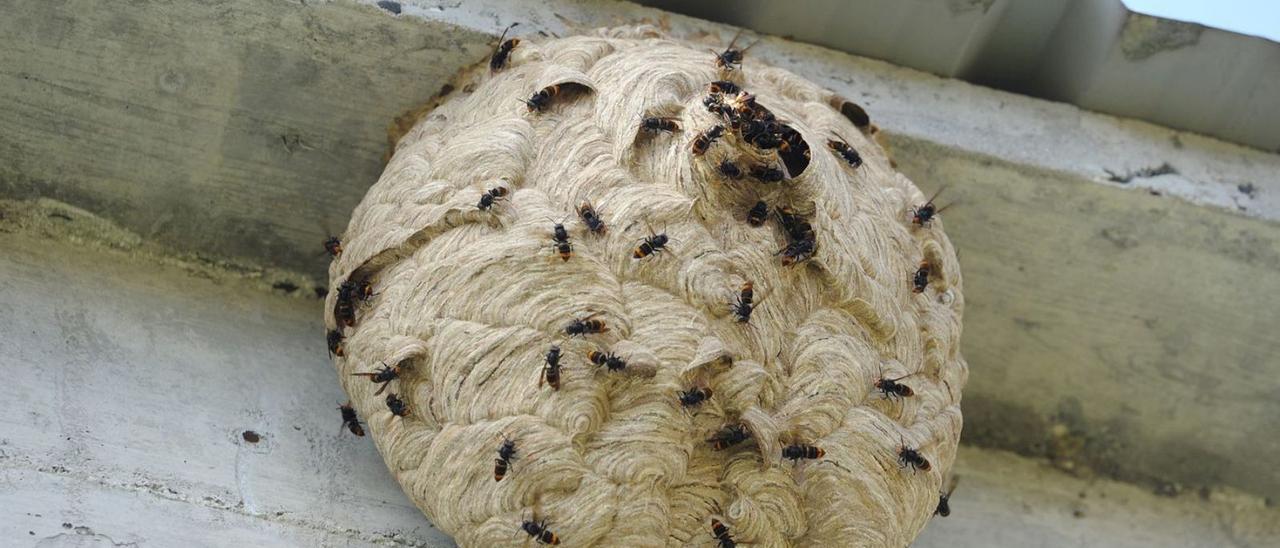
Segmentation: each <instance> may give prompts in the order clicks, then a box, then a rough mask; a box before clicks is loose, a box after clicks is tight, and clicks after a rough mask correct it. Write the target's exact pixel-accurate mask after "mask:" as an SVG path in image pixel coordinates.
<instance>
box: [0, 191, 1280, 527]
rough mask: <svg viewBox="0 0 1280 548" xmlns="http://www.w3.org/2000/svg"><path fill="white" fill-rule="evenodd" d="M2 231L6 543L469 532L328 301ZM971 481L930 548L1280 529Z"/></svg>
mask: <svg viewBox="0 0 1280 548" xmlns="http://www.w3.org/2000/svg"><path fill="white" fill-rule="evenodd" d="M3 211H6V212H8V210H3ZM9 219H12V217H11V216H10V217H9ZM59 222H64V221H62V220H59ZM72 222H75V221H74V220H73V221H72ZM0 231H2V232H3V233H4V237H3V238H0V314H2V315H3V317H6V318H21V322H15V323H13V324H11V325H10V326H9V328H7V329H5V330H2V331H0V371H3V372H4V376H5V382H4V383H0V485H3V486H4V488H3V489H0V516H4V519H0V538H2V539H4V542H3V544H4V545H5V546H15V547H17V546H35V547H39V548H51V547H63V548H67V547H79V548H84V547H89V546H93V547H98V546H102V547H111V546H263V547H268V546H351V547H373V546H384V547H386V546H417V547H445V546H452V545H453V544H452V542H451V541H450V539H448V538H447V537H445V536H444V535H442V534H441V533H440V532H439V531H437V530H436V529H434V528H432V527H431V525H430V524H429V523H428V521H427V520H426V519H425V518H423V516H422V515H421V514H420V513H419V512H418V510H417V509H416V508H414V507H413V506H411V505H410V503H409V501H408V499H407V498H406V497H405V496H404V494H403V493H402V492H401V491H400V489H399V487H398V486H397V485H396V483H395V481H394V480H393V479H392V476H391V475H390V474H389V473H388V471H387V469H386V466H385V465H384V464H383V462H382V459H381V458H380V457H379V456H378V454H377V451H376V449H375V448H374V445H373V443H371V442H370V441H369V440H368V439H367V438H356V437H353V436H351V435H350V434H348V433H346V432H345V431H342V432H340V431H339V424H338V423H339V416H338V412H337V411H336V410H335V409H334V406H335V404H336V402H337V401H338V400H340V399H341V398H342V394H341V391H340V389H339V388H338V384H337V383H336V382H335V379H334V373H333V369H332V367H331V365H330V364H329V363H327V359H326V356H325V350H324V346H323V342H322V340H321V336H322V332H321V330H320V329H319V325H318V324H317V323H316V322H315V317H316V316H317V314H319V302H318V301H316V300H313V299H306V298H299V297H286V296H281V295H278V294H272V293H269V292H266V291H261V290H259V289H257V288H255V287H254V286H253V283H252V280H246V279H244V278H243V277H242V276H241V275H240V274H238V273H234V272H216V271H209V270H203V269H199V268H193V267H192V266H191V265H185V264H181V263H179V264H174V263H172V262H171V261H166V262H158V261H154V260H152V259H151V258H149V257H141V256H138V255H137V254H136V253H134V252H133V251H129V250H119V249H104V248H102V247H100V246H98V245H97V244H95V243H92V242H85V243H83V244H79V245H77V244H70V243H67V242H66V241H65V239H61V238H60V239H49V238H46V237H42V236H38V235H35V234H32V233H31V232H29V231H27V230H21V229H17V228H16V227H15V226H14V225H13V224H12V223H11V222H8V221H3V222H0ZM246 431H252V432H254V433H255V434H256V435H257V436H258V437H257V440H258V441H256V442H253V441H250V440H246V439H245V436H244V433H245V432H246ZM956 473H957V474H958V475H959V476H960V477H961V481H960V486H959V489H958V490H957V491H956V492H955V495H954V496H953V498H952V500H951V506H952V509H953V514H952V516H951V517H950V518H946V519H941V518H935V519H934V521H933V523H931V524H930V526H929V528H928V529H926V531H925V533H924V535H923V536H922V537H921V538H920V539H919V540H918V541H917V542H916V543H915V545H916V546H919V547H921V548H966V547H986V546H1061V545H1078V546H1094V545H1106V546H1117V547H1124V548H1127V547H1130V546H1132V547H1137V546H1175V545H1179V546H1188V545H1193V546H1262V545H1265V544H1266V542H1268V539H1274V538H1276V536H1277V535H1280V510H1278V509H1276V508H1274V507H1268V506H1267V505H1266V504H1265V503H1264V502H1263V501H1262V500H1261V499H1259V498H1257V497H1251V496H1248V495H1243V494H1240V493H1237V492H1235V491H1233V490H1230V489H1206V490H1204V491H1203V492H1195V493H1191V492H1188V493H1183V494H1180V495H1176V494H1175V495H1174V496H1157V495H1154V494H1152V493H1151V492H1150V491H1149V490H1146V489H1143V488H1139V487H1136V486H1133V485H1127V484H1120V483H1116V482H1113V481H1107V480H1098V479H1083V478H1077V477H1073V476H1070V475H1067V474H1064V473H1063V472H1061V471H1060V470H1059V469H1058V468H1056V467H1053V466H1050V465H1049V464H1048V463H1045V462H1041V461H1036V460H1031V459H1026V458H1022V457H1017V456H1014V455H1012V454H1010V453H1005V452H999V451H990V450H979V449H974V448H963V449H962V450H961V451H960V452H959V454H958V460H957V465H956ZM512 533H513V535H512V541H513V542H518V541H519V540H518V539H519V537H518V535H517V534H516V533H517V531H516V530H515V524H514V523H513V524H512Z"/></svg>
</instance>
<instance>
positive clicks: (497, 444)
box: [325, 27, 968, 547]
mask: <svg viewBox="0 0 1280 548" xmlns="http://www.w3.org/2000/svg"><path fill="white" fill-rule="evenodd" d="M511 45H514V47H513V48H509V52H508V48H506V47H505V46H504V47H503V48H502V49H500V50H499V53H500V54H501V55H502V57H504V58H503V59H499V60H500V61H502V62H501V63H494V64H495V65H500V66H497V67H494V68H491V67H490V63H485V64H484V66H483V67H479V68H477V69H476V70H473V71H470V72H469V73H467V74H464V75H463V76H461V77H460V81H459V83H458V85H457V88H458V89H457V90H456V91H454V92H452V93H451V94H449V95H448V96H447V97H445V98H444V99H442V100H441V101H440V102H439V103H440V104H439V105H438V106H437V107H436V108H434V109H433V110H431V111H429V112H425V113H424V114H423V115H422V116H421V117H420V118H419V119H418V120H417V122H416V125H413V127H412V129H409V130H408V131H407V132H406V133H405V134H404V135H403V137H402V138H401V139H400V140H399V142H398V144H397V146H396V148H395V151H394V155H393V157H392V158H391V159H390V161H389V163H388V165H387V167H386V170H385V171H384V172H383V174H382V176H381V178H380V179H379V180H378V182H377V183H376V184H375V185H373V187H372V188H371V189H370V190H369V193H368V195H367V196H365V198H364V201H363V202H362V203H361V204H360V205H359V206H358V207H357V208H356V210H355V212H354V214H353V218H352V220H351V223H350V225H349V227H348V228H347V231H346V233H345V235H344V237H343V242H342V246H341V252H340V253H339V254H338V255H337V257H336V258H335V260H334V261H333V263H332V265H331V268H330V278H331V282H330V284H331V285H330V292H329V297H328V300H327V306H326V311H325V322H326V325H327V327H328V329H329V331H330V333H329V335H330V347H331V349H332V350H334V351H335V353H336V354H338V355H337V356H336V357H335V362H336V367H337V370H338V373H339V376H340V378H341V379H342V383H343V386H344V387H345V389H346V391H347V392H348V393H349V394H350V396H351V399H352V406H353V407H354V410H355V411H356V413H357V414H358V415H359V417H360V419H361V420H363V421H366V424H367V427H368V430H369V431H370V433H371V436H372V438H373V440H374V441H375V442H376V443H377V446H378V449H379V450H380V451H381V453H382V455H383V457H384V458H385V459H386V462H387V466H388V467H389V468H390V470H391V471H392V473H393V474H394V475H395V477H396V478H397V479H398V480H399V482H400V484H401V485H402V486H403V487H404V490H405V492H406V493H408V495H409V497H410V498H411V499H412V500H413V501H414V502H415V503H416V504H417V505H418V506H420V507H421V508H422V510H423V512H425V513H426V514H427V516H428V517H429V518H430V519H431V521H432V522H433V523H434V524H435V525H436V526H437V527H439V528H440V529H441V530H443V531H445V532H447V533H449V534H451V535H453V536H454V538H455V539H456V540H457V542H458V543H459V544H460V545H463V546H484V547H488V546H521V545H531V544H534V543H552V542H553V541H554V542H556V543H560V544H563V545H568V546H732V545H733V544H734V543H735V542H736V543H743V544H751V545H760V546H905V545H907V544H909V543H910V542H911V541H912V539H914V538H915V536H916V534H917V533H919V531H920V530H921V529H922V528H923V527H924V526H925V524H926V523H927V522H928V520H929V518H930V516H931V515H932V514H933V512H934V509H935V508H936V506H937V504H938V500H939V489H940V487H941V486H942V485H943V482H944V478H945V477H946V475H947V473H948V470H949V469H950V467H951V464H952V461H953V459H954V456H955V450H956V443H957V441H958V439H959V435H960V428H961V415H960V391H961V388H962V387H963V386H964V383H965V379H966V377H967V373H968V369H967V366H966V364H965V361H964V359H963V358H962V357H961V355H960V351H959V342H960V331H961V312H962V309H963V302H964V300H963V298H962V293H961V279H960V269H959V265H958V264H957V261H956V256H955V251H954V249H953V247H952V245H951V243H950V242H949V241H948V239H947V237H946V236H945V235H944V234H943V231H942V226H941V222H940V220H939V218H938V217H935V216H934V214H936V209H935V208H934V207H933V205H932V201H931V200H928V199H927V198H926V196H925V195H924V194H922V193H921V191H920V190H918V189H917V188H916V187H915V186H914V185H913V184H912V183H911V181H909V180H908V179H907V178H906V177H904V176H903V175H901V174H900V173H897V172H896V171H895V170H894V169H893V167H892V164H891V162H890V160H889V158H888V156H887V154H886V152H885V150H884V149H883V148H882V147H881V146H879V145H878V144H877V142H876V140H875V138H874V137H875V135H876V131H877V130H876V128H875V126H873V125H871V123H870V121H869V119H868V118H867V115H866V113H865V112H864V111H863V110H862V109H861V108H860V107H858V106H857V105H854V104H853V103H850V102H848V101H846V100H844V99H842V98H840V97H838V96H836V95H835V94H833V92H831V91H829V90H826V89H823V88H821V87H819V86H817V85H815V84H813V83H810V82H808V81H806V80H804V79H801V78H799V77H797V76H795V75H794V74H791V73H789V72H787V71H785V70H781V69H777V68H772V67H768V66H765V65H764V64H762V63H760V62H758V61H757V60H755V59H753V58H752V57H751V54H750V53H748V55H747V56H745V58H744V59H741V63H739V62H738V61H739V59H735V56H734V55H733V52H734V51H740V50H736V49H731V50H730V52H729V55H719V54H716V53H712V52H710V51H709V50H708V46H707V45H705V44H691V43H686V42H682V41H680V40H675V39H671V38H668V37H664V36H662V35H661V34H660V32H659V31H658V30H657V29H654V28H652V27H630V28H618V29H608V30H603V31H599V32H598V33H596V34H594V35H589V36H574V37H569V38H562V39H551V40H547V41H544V42H541V43H534V42H533V41H530V40H525V41H521V42H519V43H513V44H511ZM736 47H737V46H735V48H736Z"/></svg>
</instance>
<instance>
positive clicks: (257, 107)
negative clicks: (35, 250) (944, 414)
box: [0, 0, 1280, 499]
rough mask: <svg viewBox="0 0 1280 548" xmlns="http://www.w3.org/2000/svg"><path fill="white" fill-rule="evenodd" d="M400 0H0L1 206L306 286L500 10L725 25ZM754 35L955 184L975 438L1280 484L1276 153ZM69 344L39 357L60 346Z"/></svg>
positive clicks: (1111, 469) (474, 54)
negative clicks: (6, 202)
mask: <svg viewBox="0 0 1280 548" xmlns="http://www.w3.org/2000/svg"><path fill="white" fill-rule="evenodd" d="M398 5H399V10H398V11H399V13H393V11H395V10H389V9H383V8H379V7H377V6H375V5H374V2H373V1H372V0H369V1H361V2H353V1H350V0H335V1H329V2H305V3H303V2H291V1H285V0H225V1H223V2H219V3H202V2H185V1H177V0H172V1H162V0H152V1H140V2H134V3H109V4H108V3H97V2H85V1H72V0H64V1H60V2H45V3H32V2H20V1H17V0H0V12H3V13H5V14H6V17H4V18H0V45H3V46H5V47H0V101H4V103H5V104H6V108H5V109H0V198H6V197H8V198H15V197H16V198H21V199H24V200H28V201H23V202H19V203H17V205H16V206H15V207H16V208H17V209H10V210H7V211H5V212H3V214H4V215H8V217H9V219H8V221H9V222H11V223H17V224H19V225H21V226H22V227H26V228H31V227H35V228H36V229H38V231H43V232H47V233H49V234H53V235H55V236H57V237H58V238H62V239H71V240H82V241H97V240H103V239H104V238H105V239H106V240H107V241H108V243H109V244H110V246H111V247H114V248H117V249H121V250H124V251H125V252H127V253H129V254H130V256H131V257H140V256H146V257H156V258H157V259H158V260H160V261H161V262H165V264H176V265H179V266H180V267H181V268H182V269H183V271H185V272H190V273H192V275H193V276H198V277H201V278H209V279H215V280H217V279H222V278H221V276H223V274H221V273H220V272H221V271H222V270H223V269H229V270H231V271H234V272H236V273H238V274H239V275H242V276H244V278H243V279H238V280H239V281H237V282H236V284H237V288H238V289H240V290H242V293H245V294H256V293H253V291H257V290H259V289H270V288H271V287H273V286H276V287H280V288H282V289H281V290H280V291H282V292H289V291H290V289H289V288H293V290H292V294H295V295H300V294H304V293H307V292H308V291H309V290H310V289H311V287H312V286H313V285H314V284H316V283H317V281H316V280H318V274H319V272H320V271H321V269H322V268H323V266H324V264H325V261H324V259H323V258H321V257H319V256H318V255H319V253H318V252H319V242H320V240H321V238H322V235H323V234H324V233H325V231H326V230H332V231H336V230H339V229H340V228H339V227H341V226H343V225H345V223H346V218H347V216H348V215H349V212H350V210H351V207H352V206H353V205H354V204H355V203H356V202H357V201H358V200H359V198H360V196H361V195H363V193H364V191H365V190H366V189H367V187H368V185H370V184H372V182H373V181H374V180H375V178H376V176H377V174H378V172H379V169H380V163H379V160H378V158H379V157H380V156H381V155H382V153H383V152H384V151H385V141H384V140H385V135H384V133H385V132H384V130H385V128H386V126H387V125H388V124H389V123H390V121H391V120H392V118H394V116H395V115H396V114H398V113H401V112H403V111H405V110H406V109H409V108H412V107H414V106H416V105H419V104H422V103H423V102H425V101H426V100H427V99H428V98H430V97H431V96H432V95H433V94H435V93H436V91H437V90H439V89H440V87H441V86H442V85H443V84H444V83H445V82H446V80H447V79H448V76H449V75H450V74H452V73H453V71H454V70H455V69H456V68H458V67H461V66H463V65H466V64H469V63H472V62H475V61H477V60H480V59H482V58H483V57H484V56H485V55H486V54H487V53H488V51H489V48H490V47H491V46H492V40H493V39H494V38H496V36H497V34H498V32H500V31H501V29H502V28H503V27H505V26H506V25H507V24H508V23H510V22H513V21H520V22H522V25H521V26H520V27H518V30H519V34H520V35H521V36H524V37H526V38H532V39H536V38H537V37H538V36H539V33H540V32H546V33H555V34H561V35H563V34H568V33H571V32H574V29H577V28H586V27H594V26H603V25H616V24H623V23H635V22H640V21H647V22H651V23H654V24H659V25H664V26H666V27H667V28H669V29H670V32H671V33H672V34H675V35H677V36H687V37H691V38H694V39H703V40H704V41H705V42H706V43H707V44H708V47H709V48H710V47H712V46H713V45H715V44H723V43H725V42H727V40H728V39H729V37H730V36H732V34H733V32H734V29H731V28H728V27H724V26H720V25H714V24H710V23H707V22H704V21H699V20H695V19H691V18H687V17H682V16H675V15H669V14H664V13H663V12H659V11H657V10H652V9H648V8H642V7H639V6H636V5H634V4H629V3H625V2H597V1H571V0H548V1H545V2H541V3H538V4H527V3H518V2H510V1H499V0H468V1H467V2H453V1H435V0H413V1H406V2H402V3H400V4H398ZM755 59H764V60H766V61H768V62H770V63H773V64H776V65H780V66H784V67H787V68H789V69H791V70H793V71H795V72H797V73H799V74H801V75H803V76H805V77H808V78H811V79H814V80H815V81H818V82H821V83H823V84H824V85H827V86H829V87H831V88H832V89H834V90H837V91H838V92H840V93H842V94H844V95H846V96H847V97H849V98H851V99H853V100H855V101H857V102H859V103H861V104H862V105H863V106H865V107H866V108H867V110H868V111H869V112H870V113H871V116H872V120H873V121H875V122H876V123H877V124H879V125H880V126H882V127H884V128H886V132H887V133H888V134H889V135H890V137H891V139H890V142H891V145H892V147H893V148H894V149H895V150H896V155H897V158H898V161H899V163H900V165H901V167H902V169H903V170H904V172H906V173H907V174H908V175H909V176H911V177H912V178H913V179H914V180H916V181H917V182H918V183H919V184H920V185H921V186H922V187H924V188H926V189H933V188H938V187H939V186H941V185H944V184H950V185H951V186H950V187H949V189H948V190H947V193H946V194H944V199H943V203H948V202H949V201H951V200H953V199H959V200H960V205H958V206H956V207H955V208H954V209H952V210H950V211H948V212H947V213H946V214H944V217H945V218H946V227H947V229H948V231H949V232H950V233H951V234H952V237H953V239H954V241H955V242H956V244H957V248H958V250H959V252H960V256H961V262H962V263H963V266H964V269H965V273H966V276H965V282H966V290H967V293H968V295H969V303H970V309H969V310H968V311H967V312H968V313H967V315H966V327H967V328H968V329H967V332H966V335H965V339H964V349H965V353H966V355H967V356H968V357H969V360H970V365H971V368H972V377H971V384H970V386H969V388H968V391H967V393H966V396H967V398H966V413H967V424H966V426H967V430H966V434H965V440H966V441H967V442H968V443H977V444H981V445H983V446H987V447H996V448H1007V449H1012V450H1016V451H1019V452H1022V453H1024V454H1028V455H1045V456H1050V457H1052V458H1053V459H1054V462H1055V463H1056V464H1057V465H1058V466H1059V467H1061V468H1063V469H1068V470H1072V471H1075V472H1080V473H1103V474H1109V475H1115V476H1118V477H1123V478H1127V479H1130V480H1134V481H1140V482H1144V484H1145V485H1163V486H1165V488H1166V489H1170V490H1177V489H1179V488H1181V489H1188V490H1194V489H1196V488H1198V487H1200V486H1202V485H1207V486H1210V487H1214V486H1218V485H1229V486H1235V487H1238V488H1242V489H1248V490H1251V491H1252V492H1254V493H1257V494H1261V495H1264V496H1270V497H1272V498H1273V499H1275V498H1277V497H1280V487H1278V486H1280V477H1278V474H1277V472H1276V470H1280V451H1277V445H1276V444H1277V443H1280V442H1277V440H1276V438H1275V436H1274V435H1271V434H1270V433H1269V432H1268V431H1267V430H1266V427H1267V425H1270V424H1275V423H1276V418H1277V416H1278V415H1280V412H1278V411H1277V409H1278V407H1280V388H1278V387H1277V382H1280V380H1278V379H1280V361H1278V360H1280V352H1277V351H1276V344H1277V343H1276V341H1275V339H1274V337H1273V336H1272V332H1273V331H1274V328H1273V326H1274V325H1275V324H1276V319H1277V318H1276V314H1277V312H1276V310H1277V308H1276V307H1275V306H1274V305H1273V304H1272V303H1273V302H1274V301H1275V299H1274V297H1273V296H1274V295H1276V294H1277V287H1276V284H1277V283H1280V282H1277V277H1276V276H1275V275H1274V273H1275V271H1276V269H1277V266H1280V259H1277V257H1280V250H1278V248H1277V246H1278V245H1280V244H1277V242H1278V241H1280V224H1277V221H1278V220H1280V156H1277V155H1275V154H1269V153H1265V152H1261V151H1258V150H1254V149H1249V148H1245V147H1240V146H1237V145H1232V144H1229V143H1224V142H1221V141H1217V140H1213V139H1209V138H1205V137H1201V136H1196V135H1193V134H1188V133H1185V132H1178V131H1173V130H1169V129H1167V128H1161V127H1157V126H1153V125H1151V124H1147V123H1143V122H1137V121H1133V120H1125V119H1119V118H1114V117H1110V116H1105V115H1100V114H1096V113H1090V112H1087V111H1082V110H1080V109H1078V108H1076V107H1073V106H1069V105H1064V104H1058V103H1051V102H1047V101H1043V100H1037V99H1031V98H1027V97H1023V96H1018V95H1014V94H1010V93H1003V92H997V91H993V90H990V89H986V88H982V87H979V86H974V85H971V84H967V83H963V82H959V81H955V80H949V79H943V78H938V77H934V76H930V75H927V74H924V73H921V72H918V71H914V70H910V69H904V68H901V67H895V66H893V65H889V64H886V63H883V62H878V61H872V60H868V59H862V58H857V57H853V56H849V55H845V54H842V53H836V52H832V51H830V50H825V49H822V48H818V47H815V46H809V45H805V44H800V43H795V42H789V41H786V40H782V39H778V38H768V39H766V40H764V41H763V42H761V44H760V45H759V46H757V47H756V48H754V49H752V50H751V53H750V57H749V59H748V61H747V68H748V70H749V69H750V63H751V62H752V61H753V60H755ZM72 206H78V207H72ZM114 225H120V228H113V227H114ZM326 227H327V228H326ZM33 264H34V263H33ZM31 268H32V270H33V271H34V270H36V267H35V266H32V267H31ZM86 268H96V267H86ZM224 283H230V282H224ZM173 289H174V286H170V290H173ZM251 289H252V290H253V291H250V290H251ZM139 291H141V290H139ZM131 295H136V293H132V294H131ZM134 298H135V299H141V298H142V297H134ZM104 306H105V305H104ZM245 310H249V309H247V308H246V309H245ZM314 317H316V318H318V314H317V315H316V316H314ZM166 321H168V322H176V323H179V324H180V323H181V321H182V319H181V317H180V314H178V313H177V312H174V313H173V314H172V315H171V316H167V317H166ZM299 322H301V320H299ZM55 325H56V323H55ZM317 325H318V324H317ZM220 327H223V328H225V327H226V326H220ZM297 329H299V330H301V329H303V328H302V324H301V323H298V324H297ZM308 329H314V330H318V329H319V327H311V328H308ZM68 332H69V333H70V332H74V329H71V328H68ZM317 332H318V331H317ZM51 333H53V332H49V331H41V332H39V334H40V335H41V336H48V335H50V334H51ZM140 333H141V332H140ZM143 334H145V333H143ZM58 335H59V336H61V332H58ZM148 336H149V337H151V335H148ZM312 336H313V337H315V341H314V343H312V342H308V344H316V345H317V347H318V345H319V338H318V335H312ZM152 338H154V337H152ZM233 340H235V339H233ZM131 344H133V343H131ZM301 350H302V347H301V346H299V347H295V348H293V351H301ZM308 351H309V350H308ZM143 354H144V351H143V350H137V351H136V353H135V356H141V355H143ZM289 355H290V356H292V357H291V358H290V359H291V360H294V361H290V362H288V363H297V362H298V361H299V360H302V358H301V357H299V355H296V354H289ZM50 356H53V355H51V354H41V355H36V356H30V357H31V358H32V359H33V360H35V361H31V362H30V363H32V364H35V367H33V369H35V370H38V371H44V372H45V374H47V375H52V374H53V373H52V372H56V371H58V370H59V367H58V365H59V364H60V363H62V362H42V361H39V359H40V358H49V357H50ZM280 356H281V359H285V356H284V352H283V351H282V350H281V351H280ZM169 357H172V356H169ZM223 357H224V358H225V359H227V360H233V361H234V360H236V359H240V358H239V357H240V353H238V352H230V351H229V350H228V351H227V353H226V354H225V355H224V356H223ZM138 359H141V358H138ZM321 363H322V362H321ZM254 371H256V370H254ZM271 371H274V369H273V370H271ZM245 374H250V373H245ZM24 375H27V374H26V373H24ZM44 380H45V379H44V378H43V377H30V376H23V377H22V378H21V382H18V383H17V384H16V385H15V386H25V385H26V384H27V383H34V384H32V386H33V387H35V386H40V383H41V382H44ZM317 382H318V381H317ZM317 386H319V385H317ZM12 390H15V391H17V390H19V388H12ZM25 390H31V388H26V389H25ZM334 394H336V391H335V392H334ZM156 405H160V404H159V403H157V404H156ZM152 411H153V413H154V412H155V409H152ZM122 420H123V419H122ZM317 420H319V419H317ZM335 429H336V427H335ZM224 434H225V432H221V431H219V432H217V435H218V436H221V437H220V438H219V439H225V436H224ZM202 496H203V495H202Z"/></svg>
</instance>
